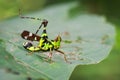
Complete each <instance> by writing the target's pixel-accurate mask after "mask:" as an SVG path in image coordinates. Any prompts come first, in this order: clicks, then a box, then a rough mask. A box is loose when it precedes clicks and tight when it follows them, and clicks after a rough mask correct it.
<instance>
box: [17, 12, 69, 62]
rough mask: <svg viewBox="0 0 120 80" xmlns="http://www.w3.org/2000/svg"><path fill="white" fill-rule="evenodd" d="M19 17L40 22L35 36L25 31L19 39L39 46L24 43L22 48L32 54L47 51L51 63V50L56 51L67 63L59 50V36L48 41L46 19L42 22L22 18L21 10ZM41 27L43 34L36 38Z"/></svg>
mask: <svg viewBox="0 0 120 80" xmlns="http://www.w3.org/2000/svg"><path fill="white" fill-rule="evenodd" d="M19 15H20V17H21V18H22V19H35V20H40V21H42V22H41V25H40V27H39V28H38V29H37V31H36V33H35V34H34V33H31V32H29V31H26V30H24V31H23V32H22V33H21V37H22V38H23V39H26V40H30V41H39V44H38V45H37V46H33V44H32V43H31V42H24V43H23V47H24V48H25V49H26V50H28V51H31V52H32V53H33V52H38V51H43V52H46V51H49V56H48V57H49V59H50V60H51V61H52V53H53V50H54V51H57V52H59V53H61V54H63V55H64V60H65V61H66V62H68V61H67V58H66V55H65V53H64V52H63V51H61V50H59V48H60V44H61V41H62V39H61V36H60V35H58V36H57V37H56V38H55V39H54V40H49V39H48V35H47V31H46V27H47V24H48V21H47V20H46V19H43V20H42V19H40V18H34V17H24V16H22V14H21V10H19ZM41 27H43V32H42V34H41V36H38V35H37V33H38V32H39V30H40V29H41Z"/></svg>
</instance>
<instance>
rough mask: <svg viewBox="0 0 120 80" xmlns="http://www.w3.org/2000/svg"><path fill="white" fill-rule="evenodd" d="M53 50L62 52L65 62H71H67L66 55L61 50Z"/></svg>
mask: <svg viewBox="0 0 120 80" xmlns="http://www.w3.org/2000/svg"><path fill="white" fill-rule="evenodd" d="M55 51H57V52H59V53H61V54H63V55H64V60H65V61H66V62H67V63H71V62H69V61H68V60H67V58H66V55H65V53H64V52H63V51H61V50H58V49H57V50H55Z"/></svg>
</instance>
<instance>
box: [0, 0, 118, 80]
mask: <svg viewBox="0 0 120 80" xmlns="http://www.w3.org/2000/svg"><path fill="white" fill-rule="evenodd" d="M71 1H73V0H0V21H3V20H6V19H9V18H13V17H16V16H18V9H19V8H21V9H22V10H23V13H24V14H25V13H28V12H34V11H38V10H43V9H45V8H46V7H49V6H51V5H55V4H60V3H68V2H71ZM74 1H77V2H78V5H76V7H73V8H72V9H71V10H70V11H69V13H70V15H69V16H70V17H75V16H78V15H80V14H81V13H82V14H84V13H88V14H97V15H102V16H105V17H106V18H107V20H108V21H109V22H110V23H112V24H114V25H115V27H116V32H117V35H116V43H115V45H114V47H113V49H112V51H111V53H110V55H109V56H108V57H107V58H106V59H105V60H104V61H102V62H100V63H99V64H94V65H80V66H77V67H76V69H75V70H74V71H73V73H72V75H71V77H70V80H120V69H119V67H120V63H119V61H120V58H119V57H120V9H119V8H120V1H119V0H74ZM0 27H2V26H0Z"/></svg>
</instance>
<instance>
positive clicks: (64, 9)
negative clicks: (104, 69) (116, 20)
mask: <svg viewBox="0 0 120 80" xmlns="http://www.w3.org/2000/svg"><path fill="white" fill-rule="evenodd" d="M75 5H76V3H70V4H62V5H60V6H53V7H50V8H47V9H45V10H43V11H41V12H36V13H32V14H28V15H24V16H36V17H40V18H45V19H47V20H48V21H49V24H48V27H47V32H48V36H49V38H50V39H54V38H55V36H57V35H58V34H60V35H61V37H62V40H63V42H62V44H61V48H60V50H62V51H64V52H65V54H66V56H67V58H68V60H69V61H70V62H72V64H69V63H66V62H65V61H64V58H63V55H60V54H58V53H57V52H54V54H53V60H54V61H55V62H54V63H49V62H46V61H45V60H44V57H47V56H45V54H48V53H49V52H35V53H34V54H33V55H26V53H28V52H27V51H26V50H25V49H24V48H23V46H22V43H23V42H25V41H26V40H24V39H22V38H21V36H20V34H21V32H22V31H23V30H29V31H30V32H33V33H34V32H35V31H36V30H37V28H38V27H39V25H40V22H39V21H33V20H26V19H20V18H19V17H17V18H15V19H11V20H8V21H4V22H2V23H1V24H0V39H1V40H3V41H4V42H5V44H3V45H2V46H5V51H6V53H5V54H9V55H11V56H13V57H14V59H12V60H14V61H15V62H16V63H17V64H18V65H20V66H21V68H23V66H25V67H26V68H23V70H22V69H21V70H19V71H21V74H22V73H24V71H26V70H27V71H28V72H29V73H30V74H24V75H26V76H32V77H33V78H43V79H48V80H68V79H69V77H70V75H71V73H72V71H73V70H74V68H75V67H76V66H77V65H88V64H96V63H99V62H101V61H102V60H103V59H105V58H106V57H107V56H108V54H109V53H110V51H111V49H112V46H113V44H114V41H115V40H114V39H115V38H114V37H115V29H114V26H113V25H112V24H110V23H108V22H106V21H105V18H104V17H102V16H97V15H90V14H82V15H79V16H77V17H76V18H72V19H70V18H69V16H68V14H69V13H68V12H69V10H70V9H71V8H72V7H73V6H75ZM41 32H42V31H40V32H39V33H38V34H39V35H40V34H41ZM43 53H45V54H43ZM2 55H3V54H2ZM13 66H15V65H13ZM27 68H29V69H27ZM15 69H17V68H15Z"/></svg>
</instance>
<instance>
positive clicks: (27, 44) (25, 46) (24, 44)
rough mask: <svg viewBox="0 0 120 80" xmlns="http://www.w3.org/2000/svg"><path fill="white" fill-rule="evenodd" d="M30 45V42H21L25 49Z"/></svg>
mask: <svg viewBox="0 0 120 80" xmlns="http://www.w3.org/2000/svg"><path fill="white" fill-rule="evenodd" d="M31 46H33V45H32V43H31V42H24V43H23V47H24V48H25V49H27V48H29V47H31Z"/></svg>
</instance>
